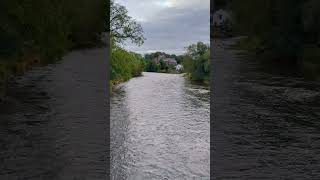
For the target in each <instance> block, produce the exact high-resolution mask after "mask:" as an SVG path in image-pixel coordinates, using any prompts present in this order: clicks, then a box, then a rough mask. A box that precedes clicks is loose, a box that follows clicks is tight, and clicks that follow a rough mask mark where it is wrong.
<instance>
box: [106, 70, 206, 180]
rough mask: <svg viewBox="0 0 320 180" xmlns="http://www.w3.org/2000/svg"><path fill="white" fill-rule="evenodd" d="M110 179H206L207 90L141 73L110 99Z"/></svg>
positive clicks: (176, 78) (182, 80)
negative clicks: (140, 75)
mask: <svg viewBox="0 0 320 180" xmlns="http://www.w3.org/2000/svg"><path fill="white" fill-rule="evenodd" d="M110 101H111V104H110V106H111V166H112V168H111V175H112V179H137V180H142V179H148V180H149V179H209V174H210V167H209V160H210V151H209V148H210V147H209V143H210V138H209V134H210V124H209V122H210V117H209V115H210V112H209V107H210V105H209V101H210V94H209V90H208V89H206V88H205V87H203V86H199V85H192V84H190V82H189V81H188V80H186V79H185V78H184V77H182V75H180V74H162V73H146V72H145V73H143V76H142V77H138V78H134V79H132V80H130V81H129V82H127V83H124V84H122V85H120V86H119V87H117V88H116V89H115V90H114V92H113V94H112V96H111V100H110Z"/></svg>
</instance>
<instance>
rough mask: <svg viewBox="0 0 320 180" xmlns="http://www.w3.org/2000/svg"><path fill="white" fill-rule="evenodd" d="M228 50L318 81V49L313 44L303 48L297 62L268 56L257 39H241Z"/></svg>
mask: <svg viewBox="0 0 320 180" xmlns="http://www.w3.org/2000/svg"><path fill="white" fill-rule="evenodd" d="M230 48H232V49H234V50H241V53H242V54H246V55H248V56H252V57H255V58H254V59H258V60H259V61H260V62H262V63H263V64H264V65H265V66H266V67H269V68H276V69H279V68H282V69H283V70H285V71H291V72H292V74H294V75H297V76H301V77H303V78H305V79H306V80H314V81H320V62H319V61H318V60H319V59H320V48H319V47H318V46H316V45H313V44H309V45H308V44H305V45H304V46H303V50H302V55H301V57H300V59H299V60H292V59H279V58H274V57H273V55H271V54H268V51H267V50H265V49H264V47H263V45H262V42H261V41H260V40H259V39H258V38H248V37H241V38H238V39H237V42H236V43H235V44H233V45H232V46H231V47H230Z"/></svg>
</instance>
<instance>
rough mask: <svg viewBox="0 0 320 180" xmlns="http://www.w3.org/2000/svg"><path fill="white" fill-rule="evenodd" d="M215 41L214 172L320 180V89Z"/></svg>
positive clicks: (222, 175) (218, 174)
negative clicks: (267, 68)
mask: <svg viewBox="0 0 320 180" xmlns="http://www.w3.org/2000/svg"><path fill="white" fill-rule="evenodd" d="M232 43H234V41H232V40H224V41H218V40H217V41H215V42H214V43H213V44H214V52H215V53H213V55H214V56H213V60H214V62H215V63H214V65H215V67H219V68H216V69H215V71H214V79H213V82H214V83H215V84H216V86H215V88H214V90H213V95H214V96H213V97H214V105H213V109H212V113H213V115H214V119H213V121H214V127H213V131H212V132H211V133H212V137H213V138H212V139H211V142H212V145H213V146H212V147H213V150H214V151H213V152H214V153H213V156H212V162H213V164H212V167H213V169H212V171H213V174H215V178H216V179H233V178H235V179H319V178H320V168H319V164H320V155H319V153H320V151H319V149H320V131H319V129H320V121H319V120H320V101H319V100H320V92H319V89H320V85H319V84H318V83H316V82H308V81H306V80H304V79H301V78H299V77H297V76H296V75H295V74H291V72H289V71H286V70H285V69H282V72H278V73H276V70H275V68H274V69H272V71H267V70H266V69H261V64H259V63H258V62H259V60H257V59H251V58H250V59H249V58H248V57H245V56H240V55H239V54H238V52H237V51H233V50H228V49H227V47H228V45H230V44H232Z"/></svg>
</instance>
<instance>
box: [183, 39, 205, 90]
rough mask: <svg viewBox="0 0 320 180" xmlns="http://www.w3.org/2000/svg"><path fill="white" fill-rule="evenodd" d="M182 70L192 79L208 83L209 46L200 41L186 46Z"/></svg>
mask: <svg viewBox="0 0 320 180" xmlns="http://www.w3.org/2000/svg"><path fill="white" fill-rule="evenodd" d="M183 67H184V71H185V72H186V73H187V75H188V77H189V78H190V79H191V80H192V81H196V82H200V83H205V84H207V85H208V84H209V80H210V46H209V45H206V44H204V43H202V42H198V43H197V44H192V45H190V46H188V47H187V52H186V54H185V56H184V59H183Z"/></svg>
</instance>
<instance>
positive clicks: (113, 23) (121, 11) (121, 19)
mask: <svg viewBox="0 0 320 180" xmlns="http://www.w3.org/2000/svg"><path fill="white" fill-rule="evenodd" d="M110 9H111V16H110V34H111V63H110V64H111V76H110V86H111V87H113V86H114V85H116V84H118V83H121V82H124V81H127V80H129V79H130V78H132V77H136V76H140V75H141V73H142V71H143V69H144V66H145V64H144V61H143V58H142V56H141V55H139V54H137V53H133V52H128V51H127V50H125V49H124V48H122V47H121V45H123V44H125V42H126V41H127V40H131V42H132V43H134V44H137V45H141V44H143V42H144V40H145V38H144V37H143V29H142V27H141V25H140V24H138V23H137V22H136V21H135V20H134V19H132V17H130V16H129V15H128V11H127V9H126V8H125V7H124V6H122V5H120V4H117V3H114V2H113V1H111V6H110Z"/></svg>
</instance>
